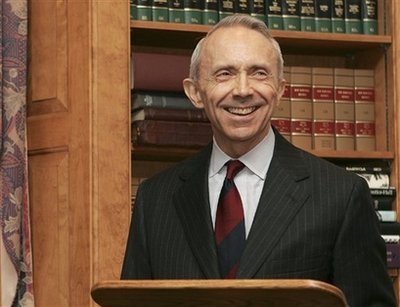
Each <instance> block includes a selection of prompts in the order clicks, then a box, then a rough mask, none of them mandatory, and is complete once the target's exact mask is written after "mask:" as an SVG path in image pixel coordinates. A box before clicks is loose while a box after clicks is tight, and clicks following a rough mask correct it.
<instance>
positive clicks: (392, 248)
mask: <svg viewBox="0 0 400 307" xmlns="http://www.w3.org/2000/svg"><path fill="white" fill-rule="evenodd" d="M386 262H387V267H388V268H391V269H395V268H400V244H399V243H398V242H397V243H386Z"/></svg>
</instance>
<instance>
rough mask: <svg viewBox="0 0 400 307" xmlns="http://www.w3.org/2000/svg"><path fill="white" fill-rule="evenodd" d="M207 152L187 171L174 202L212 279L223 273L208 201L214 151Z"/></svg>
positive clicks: (204, 268)
mask: <svg viewBox="0 0 400 307" xmlns="http://www.w3.org/2000/svg"><path fill="white" fill-rule="evenodd" d="M205 153H206V154H203V155H202V156H201V158H200V159H198V160H197V161H196V162H194V163H191V165H190V169H188V170H187V171H186V172H185V173H184V174H183V176H182V180H184V181H185V182H184V184H183V185H182V187H181V188H180V189H179V190H178V191H177V193H176V194H175V195H174V203H175V207H176V211H177V213H178V216H179V219H180V221H181V224H182V226H183V230H184V232H185V236H186V238H187V241H188V243H189V246H190V247H191V249H192V252H193V254H194V256H195V257H196V259H197V262H198V263H199V266H200V268H201V270H202V271H203V273H204V275H205V277H206V278H209V279H211V278H220V276H219V270H218V260H217V252H216V248H215V242H214V231H213V227H212V223H211V215H210V205H209V200H208V164H209V157H210V150H206V151H205Z"/></svg>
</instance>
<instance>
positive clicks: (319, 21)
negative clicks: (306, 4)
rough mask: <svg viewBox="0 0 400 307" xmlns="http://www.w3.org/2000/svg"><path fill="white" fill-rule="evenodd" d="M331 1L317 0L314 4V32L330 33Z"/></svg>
mask: <svg viewBox="0 0 400 307" xmlns="http://www.w3.org/2000/svg"><path fill="white" fill-rule="evenodd" d="M332 10H333V8H332V0H317V1H316V3H315V30H316V31H317V32H332Z"/></svg>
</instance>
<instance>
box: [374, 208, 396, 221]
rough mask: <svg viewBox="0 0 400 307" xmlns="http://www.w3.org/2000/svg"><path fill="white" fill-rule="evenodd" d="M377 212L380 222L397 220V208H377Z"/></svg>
mask: <svg viewBox="0 0 400 307" xmlns="http://www.w3.org/2000/svg"><path fill="white" fill-rule="evenodd" d="M375 212H376V215H377V216H378V219H379V221H380V222H395V221H396V217H397V214H396V211H395V210H376V211H375Z"/></svg>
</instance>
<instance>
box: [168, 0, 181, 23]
mask: <svg viewBox="0 0 400 307" xmlns="http://www.w3.org/2000/svg"><path fill="white" fill-rule="evenodd" d="M168 14H169V17H168V19H169V22H174V23H185V10H184V0H171V1H169V8H168Z"/></svg>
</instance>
